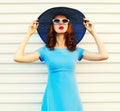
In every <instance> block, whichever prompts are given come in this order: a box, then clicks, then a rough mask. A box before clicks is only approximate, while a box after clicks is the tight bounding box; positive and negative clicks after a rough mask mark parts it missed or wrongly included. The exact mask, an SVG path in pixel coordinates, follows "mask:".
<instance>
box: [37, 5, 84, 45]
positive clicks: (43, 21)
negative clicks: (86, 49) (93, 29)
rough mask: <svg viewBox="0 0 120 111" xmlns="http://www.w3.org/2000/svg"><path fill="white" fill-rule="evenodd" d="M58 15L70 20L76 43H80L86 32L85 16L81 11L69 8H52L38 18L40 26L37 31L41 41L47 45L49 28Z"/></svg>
mask: <svg viewBox="0 0 120 111" xmlns="http://www.w3.org/2000/svg"><path fill="white" fill-rule="evenodd" d="M56 15H65V16H66V17H67V18H68V19H69V20H70V22H71V23H72V26H73V30H74V34H75V41H76V43H79V42H80V41H81V40H82V38H83V37H84V34H85V32H86V28H85V26H84V25H83V18H85V16H84V14H83V13H82V12H80V11H79V10H76V9H73V8H68V7H54V8H50V9H48V10H46V11H45V12H43V13H42V14H41V15H40V16H39V17H38V22H39V26H38V29H37V31H38V34H39V36H40V37H41V39H42V40H43V41H44V42H45V43H46V36H47V33H48V29H49V26H50V24H51V23H52V20H53V18H54V17H55V16H56Z"/></svg>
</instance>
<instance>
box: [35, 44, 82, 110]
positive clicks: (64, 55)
mask: <svg viewBox="0 0 120 111" xmlns="http://www.w3.org/2000/svg"><path fill="white" fill-rule="evenodd" d="M37 52H38V53H39V55H40V60H41V61H44V62H45V63H46V65H47V67H48V81H47V85H46V89H45V93H44V96H43V100H42V106H41V111H83V108H82V103H81V100H80V97H79V91H78V87H77V82H76V78H75V66H76V62H77V60H81V58H82V54H83V52H84V49H82V48H78V47H77V48H76V50H75V51H69V50H68V49H67V48H54V50H50V49H49V48H47V47H46V46H43V47H41V48H39V49H38V50H37Z"/></svg>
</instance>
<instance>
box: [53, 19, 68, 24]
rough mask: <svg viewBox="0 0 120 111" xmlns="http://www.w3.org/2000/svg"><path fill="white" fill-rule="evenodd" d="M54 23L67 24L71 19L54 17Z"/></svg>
mask: <svg viewBox="0 0 120 111" xmlns="http://www.w3.org/2000/svg"><path fill="white" fill-rule="evenodd" d="M52 21H53V23H54V24H60V23H63V24H67V23H69V21H70V20H69V19H53V20H52Z"/></svg>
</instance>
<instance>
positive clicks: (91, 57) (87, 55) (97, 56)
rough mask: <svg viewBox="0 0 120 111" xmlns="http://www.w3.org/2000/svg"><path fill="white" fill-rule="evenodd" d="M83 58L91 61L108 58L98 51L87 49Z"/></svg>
mask: <svg viewBox="0 0 120 111" xmlns="http://www.w3.org/2000/svg"><path fill="white" fill-rule="evenodd" d="M82 58H83V59H85V60H90V61H100V60H105V59H107V57H106V56H105V55H102V54H99V53H97V52H90V51H87V50H85V51H84V53H83V57H82Z"/></svg>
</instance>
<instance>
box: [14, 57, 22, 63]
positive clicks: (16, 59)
mask: <svg viewBox="0 0 120 111" xmlns="http://www.w3.org/2000/svg"><path fill="white" fill-rule="evenodd" d="M13 60H14V61H15V62H21V58H20V57H17V56H15V57H14V58H13Z"/></svg>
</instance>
